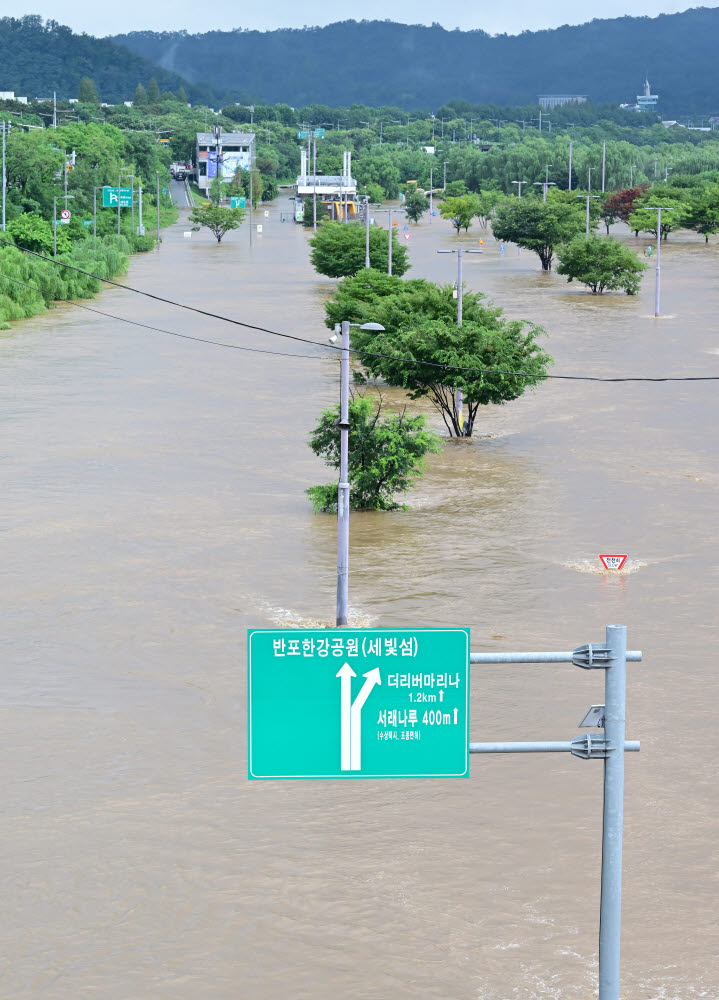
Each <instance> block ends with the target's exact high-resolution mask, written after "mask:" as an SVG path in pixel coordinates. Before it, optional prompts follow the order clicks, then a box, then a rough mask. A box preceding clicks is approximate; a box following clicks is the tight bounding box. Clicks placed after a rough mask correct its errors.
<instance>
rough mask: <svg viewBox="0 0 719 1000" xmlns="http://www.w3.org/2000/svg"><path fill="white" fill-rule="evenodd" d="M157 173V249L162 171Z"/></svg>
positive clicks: (158, 243)
mask: <svg viewBox="0 0 719 1000" xmlns="http://www.w3.org/2000/svg"><path fill="white" fill-rule="evenodd" d="M155 173H156V174H157V249H158V250H159V249H160V171H159V170H156V171H155Z"/></svg>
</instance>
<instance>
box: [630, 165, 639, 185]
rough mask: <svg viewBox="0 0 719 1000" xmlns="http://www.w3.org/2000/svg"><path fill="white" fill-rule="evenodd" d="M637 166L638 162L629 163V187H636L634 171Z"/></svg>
mask: <svg viewBox="0 0 719 1000" xmlns="http://www.w3.org/2000/svg"><path fill="white" fill-rule="evenodd" d="M636 166H637V165H636V163H631V164H630V165H629V187H634V171H635V169H636Z"/></svg>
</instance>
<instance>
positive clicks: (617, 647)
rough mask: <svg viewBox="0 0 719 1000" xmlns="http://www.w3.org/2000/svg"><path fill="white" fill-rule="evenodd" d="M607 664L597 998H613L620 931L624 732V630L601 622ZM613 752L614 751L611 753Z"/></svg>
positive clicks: (617, 973) (616, 993)
mask: <svg viewBox="0 0 719 1000" xmlns="http://www.w3.org/2000/svg"><path fill="white" fill-rule="evenodd" d="M607 647H608V649H609V650H610V662H609V663H608V665H607V669H606V672H605V674H604V736H605V739H606V741H607V751H608V753H607V756H606V757H605V758H604V819H603V825H602V901H601V913H600V918H599V1000H617V998H618V997H619V944H620V937H621V929H622V829H623V822H624V754H623V753H622V752H621V748H622V747H623V746H624V730H625V718H626V686H627V661H626V652H627V629H626V626H624V625H607ZM615 751H616V752H615Z"/></svg>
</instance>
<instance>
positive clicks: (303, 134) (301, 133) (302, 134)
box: [297, 128, 310, 139]
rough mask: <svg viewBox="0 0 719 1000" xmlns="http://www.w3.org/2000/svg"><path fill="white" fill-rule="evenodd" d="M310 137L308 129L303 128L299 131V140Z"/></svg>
mask: <svg viewBox="0 0 719 1000" xmlns="http://www.w3.org/2000/svg"><path fill="white" fill-rule="evenodd" d="M309 135H310V133H309V132H308V131H307V129H304V128H301V129H300V130H299V132H298V133H297V138H298V139H308V138H309Z"/></svg>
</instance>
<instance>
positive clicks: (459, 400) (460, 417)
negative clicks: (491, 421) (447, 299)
mask: <svg viewBox="0 0 719 1000" xmlns="http://www.w3.org/2000/svg"><path fill="white" fill-rule="evenodd" d="M437 253H456V254H457V326H461V325H462V285H463V281H462V256H463V255H464V254H466V253H481V251H480V250H465V249H464V247H458V248H457V249H456V250H438V251H437ZM463 406H464V396H463V393H462V390H461V389H455V390H454V422H455V427H456V428H459V433H460V434H462V432H463V430H464V412H463V409H462V408H463Z"/></svg>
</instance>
